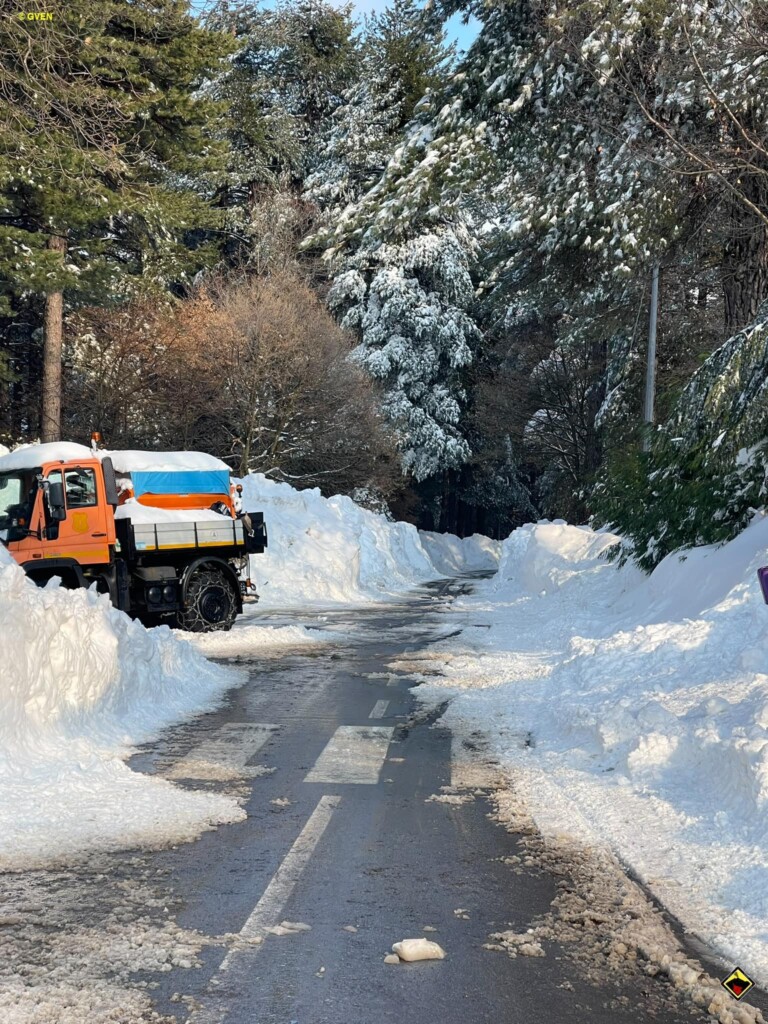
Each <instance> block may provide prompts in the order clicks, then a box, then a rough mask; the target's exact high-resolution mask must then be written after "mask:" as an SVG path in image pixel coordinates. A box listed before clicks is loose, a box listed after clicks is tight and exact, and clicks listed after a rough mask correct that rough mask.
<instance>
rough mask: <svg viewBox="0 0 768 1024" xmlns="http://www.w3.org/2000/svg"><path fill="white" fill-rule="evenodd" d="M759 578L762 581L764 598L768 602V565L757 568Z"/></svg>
mask: <svg viewBox="0 0 768 1024" xmlns="http://www.w3.org/2000/svg"><path fill="white" fill-rule="evenodd" d="M757 578H758V580H759V581H760V589H761V590H762V592H763V600H764V601H765V603H766V604H768V565H766V566H763V568H762V569H758V570H757Z"/></svg>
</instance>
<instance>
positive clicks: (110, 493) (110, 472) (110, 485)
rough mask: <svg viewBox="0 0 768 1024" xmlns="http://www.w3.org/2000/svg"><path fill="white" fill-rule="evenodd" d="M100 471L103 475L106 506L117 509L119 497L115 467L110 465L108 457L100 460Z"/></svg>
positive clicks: (110, 461) (110, 460)
mask: <svg viewBox="0 0 768 1024" xmlns="http://www.w3.org/2000/svg"><path fill="white" fill-rule="evenodd" d="M101 471H102V473H103V474H104V496H105V498H106V501H107V504H108V505H111V506H112V508H117V506H118V503H119V501H120V496H119V495H118V493H117V480H116V479H115V467H114V466H113V465H112V459H110V458H109V456H105V458H103V459H102V460H101Z"/></svg>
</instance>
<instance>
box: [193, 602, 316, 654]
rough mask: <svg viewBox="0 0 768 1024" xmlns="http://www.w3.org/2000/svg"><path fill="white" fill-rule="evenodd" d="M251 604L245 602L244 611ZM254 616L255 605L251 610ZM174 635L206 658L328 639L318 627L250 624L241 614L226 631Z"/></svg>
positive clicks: (301, 645) (253, 652)
mask: <svg viewBox="0 0 768 1024" xmlns="http://www.w3.org/2000/svg"><path fill="white" fill-rule="evenodd" d="M251 607H252V606H249V605H246V608H245V610H246V612H247V611H249V610H250V608H251ZM255 614H257V615H258V606H257V607H256V609H255ZM176 636H177V637H180V638H181V639H183V640H186V641H187V642H188V643H190V644H192V646H193V647H195V648H196V649H197V650H198V651H200V653H201V654H204V655H205V656H206V657H208V658H244V657H248V656H249V655H253V654H262V653H264V652H265V651H270V650H273V649H274V650H278V651H279V650H283V649H284V648H286V647H307V646H308V645H309V646H312V645H317V644H325V643H327V642H328V640H327V634H326V635H321V633H320V632H319V630H316V631H314V632H310V631H309V630H308V629H307V628H306V627H305V626H253V625H249V624H248V620H247V618H245V617H243V618H242V619H238V620H237V621H236V622H235V625H234V627H233V628H232V629H231V630H230V631H229V632H228V633H223V632H221V631H216V632H214V633H183V632H181V631H177V632H176Z"/></svg>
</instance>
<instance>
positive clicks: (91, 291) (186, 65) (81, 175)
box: [0, 0, 229, 346]
mask: <svg viewBox="0 0 768 1024" xmlns="http://www.w3.org/2000/svg"><path fill="white" fill-rule="evenodd" d="M11 6H12V8H13V11H12V14H15V13H17V11H19V10H22V9H23V10H27V9H28V8H29V6H30V5H29V4H26V3H25V4H21V3H20V2H17V0H12V3H11ZM38 6H40V5H38ZM228 48H229V44H228V41H227V39H226V38H225V37H224V36H222V35H220V34H218V33H213V32H210V31H208V30H206V29H203V28H202V27H201V26H200V25H199V24H198V22H197V21H196V20H195V19H194V18H193V17H191V16H190V14H189V13H188V11H187V4H186V3H184V2H180V0H151V2H150V0H136V2H134V3H131V4H130V5H126V4H124V3H120V2H116V0H70V2H68V3H62V4H58V5H56V12H55V18H54V20H53V21H52V22H29V21H23V20H21V19H19V18H16V17H13V16H11V17H4V18H3V19H2V22H1V23H0V64H2V67H3V71H2V78H0V124H2V126H3V127H2V129H0V211H1V214H2V215H1V216H0V282H1V284H0V302H2V303H3V305H2V307H1V308H0V313H2V314H3V315H4V316H6V317H13V316H14V314H18V313H20V312H23V311H26V310H27V309H29V310H30V312H31V313H32V317H33V323H34V320H37V323H38V324H39V323H40V319H39V318H40V316H41V310H42V301H43V297H44V296H46V295H49V294H51V293H56V292H62V291H63V293H64V296H65V299H66V301H67V302H69V303H70V304H71V303H77V302H83V301H102V300H106V301H113V300H115V299H119V298H120V297H125V296H127V295H129V294H131V293H135V292H139V291H156V292H158V291H163V290H166V289H168V288H169V287H171V286H172V285H174V284H177V283H180V282H184V281H185V280H189V279H190V278H191V275H192V274H194V273H195V272H196V271H197V270H198V269H199V268H200V267H203V266H205V265H206V264H208V263H210V262H211V261H212V259H213V258H215V251H214V250H212V248H211V247H210V246H205V245H198V244H190V241H189V238H190V234H191V232H192V231H193V230H194V231H196V232H199V230H200V229H201V228H205V227H209V226H213V225H215V223H216V218H215V214H214V213H213V212H212V210H211V208H210V205H209V203H208V201H207V199H206V197H205V196H204V195H203V194H201V191H200V189H199V188H198V187H197V185H196V181H197V179H198V176H200V175H202V174H203V173H207V172H209V171H210V170H211V168H212V167H213V166H215V164H216V162H217V161H218V160H219V159H220V153H219V148H218V147H217V146H216V145H215V144H213V143H212V142H211V140H210V139H209V137H208V135H207V132H206V128H207V125H208V124H209V123H210V122H211V121H212V120H214V119H215V117H216V116H217V112H218V108H217V107H216V105H215V104H213V103H212V102H210V101H208V100H205V99H200V98H198V97H196V95H195V91H196V89H197V87H198V86H199V85H200V84H201V83H202V82H203V80H204V79H205V78H206V76H208V75H209V74H210V73H212V71H213V70H214V69H215V68H216V66H217V65H218V63H219V61H220V60H221V59H222V58H223V57H224V56H225V55H226V53H227V52H228ZM53 242H55V244H53ZM34 337H35V336H34V335H30V333H29V332H28V333H27V334H26V345H27V346H30V345H32V344H34V343H35V342H34Z"/></svg>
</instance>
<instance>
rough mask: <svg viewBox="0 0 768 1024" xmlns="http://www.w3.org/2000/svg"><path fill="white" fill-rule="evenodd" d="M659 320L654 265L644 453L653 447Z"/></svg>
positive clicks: (657, 275) (656, 277)
mask: <svg viewBox="0 0 768 1024" xmlns="http://www.w3.org/2000/svg"><path fill="white" fill-rule="evenodd" d="M658 318H659V264H658V263H654V265H653V278H652V281H651V315H650V319H649V321H648V364H647V366H646V370H645V402H644V403H643V422H644V423H645V425H646V432H645V434H644V436H643V451H644V452H647V451H649V450H650V447H651V431H650V428H651V426H652V425H653V400H654V397H655V392H656V325H657V323H658Z"/></svg>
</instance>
